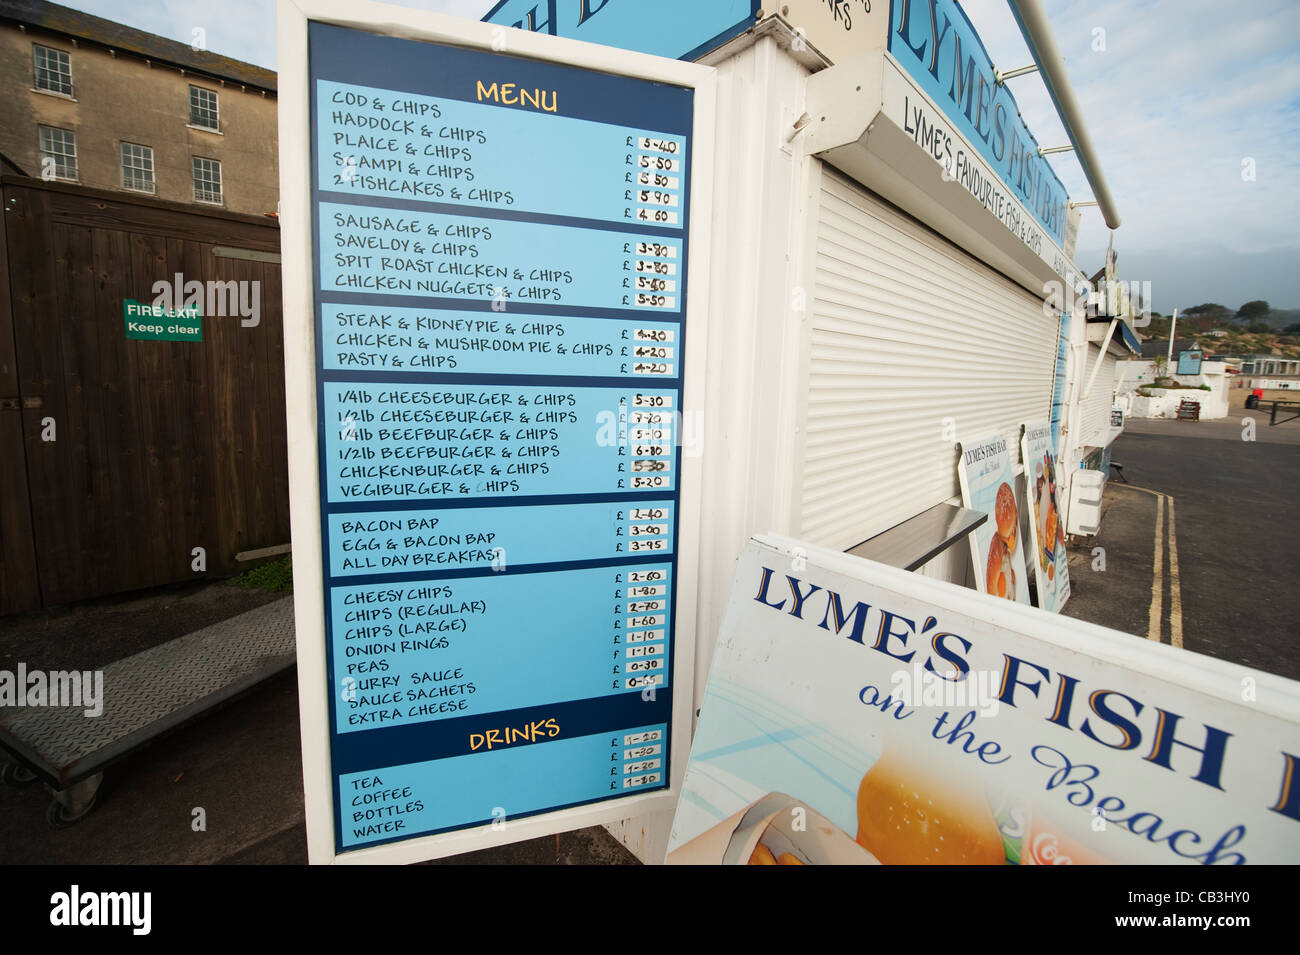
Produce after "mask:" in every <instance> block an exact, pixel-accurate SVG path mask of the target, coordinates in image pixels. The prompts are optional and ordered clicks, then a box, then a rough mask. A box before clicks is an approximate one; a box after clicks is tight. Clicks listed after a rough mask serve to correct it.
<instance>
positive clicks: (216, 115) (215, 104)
mask: <svg viewBox="0 0 1300 955" xmlns="http://www.w3.org/2000/svg"><path fill="white" fill-rule="evenodd" d="M195 91H198V92H200V93H207V94H210V95H211V96H212V116H213V123H214V125H212V126H209V125H208V124H207V123H201V122H198V121H197V120H196V117H195V115H194V93H195ZM189 105H190V121H189V123H188V125H189V126H191V127H193V128H194V129H202V130H206V131H207V132H210V133H219V132H221V96H220V94H219V93H217V91H216V90H210V89H208V88H207V87H206V86H199V85H197V84H195V83H191V84H190V104H189Z"/></svg>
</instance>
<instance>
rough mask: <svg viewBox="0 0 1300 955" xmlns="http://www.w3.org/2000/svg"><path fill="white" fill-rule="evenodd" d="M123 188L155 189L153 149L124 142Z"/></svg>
mask: <svg viewBox="0 0 1300 955" xmlns="http://www.w3.org/2000/svg"><path fill="white" fill-rule="evenodd" d="M122 188H123V189H134V190H136V191H137V192H153V191H154V178H153V149H151V148H150V147H148V146H137V145H136V144H135V143H123V144H122Z"/></svg>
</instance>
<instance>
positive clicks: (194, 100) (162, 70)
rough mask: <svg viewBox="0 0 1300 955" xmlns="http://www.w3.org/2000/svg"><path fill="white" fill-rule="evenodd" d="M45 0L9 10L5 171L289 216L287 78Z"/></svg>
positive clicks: (11, 3) (2, 56)
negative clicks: (282, 182) (284, 195)
mask: <svg viewBox="0 0 1300 955" xmlns="http://www.w3.org/2000/svg"><path fill="white" fill-rule="evenodd" d="M194 40H195V42H194V44H193V45H190V44H185V43H178V42H176V41H174V40H167V39H164V38H162V37H158V36H154V35H152V34H149V33H145V32H143V31H140V30H135V29H132V28H131V27H127V26H123V25H122V24H118V23H113V22H112V21H109V20H104V19H102V18H100V17H95V16H91V15H90V14H87V13H81V12H80V11H77V10H71V9H69V8H67V7H61V6H57V5H56V4H52V3H45V2H42V0H0V169H3V171H4V172H5V173H13V172H14V171H15V170H18V171H21V172H22V173H25V174H26V175H29V176H35V177H39V178H45V179H55V180H59V181H64V182H76V183H80V184H82V185H85V186H90V187H93V188H96V189H112V190H122V191H127V192H133V193H140V194H146V195H152V196H156V197H158V198H160V199H167V200H170V201H172V202H182V203H192V204H199V205H206V206H211V207H215V208H222V209H226V210H228V211H232V212H244V213H251V214H254V215H264V214H274V213H276V212H277V204H278V196H279V188H278V178H277V177H278V171H277V165H276V149H277V141H276V134H277V129H276V85H275V73H273V72H272V71H270V70H265V69H262V68H261V67H257V66H253V65H252V64H249V63H243V62H240V61H239V60H233V59H230V58H229V57H225V56H219V55H217V54H215V53H210V52H208V51H206V50H204V49H202V46H203V43H202V40H203V36H202V31H201V29H200V28H197V27H196V33H195V37H194Z"/></svg>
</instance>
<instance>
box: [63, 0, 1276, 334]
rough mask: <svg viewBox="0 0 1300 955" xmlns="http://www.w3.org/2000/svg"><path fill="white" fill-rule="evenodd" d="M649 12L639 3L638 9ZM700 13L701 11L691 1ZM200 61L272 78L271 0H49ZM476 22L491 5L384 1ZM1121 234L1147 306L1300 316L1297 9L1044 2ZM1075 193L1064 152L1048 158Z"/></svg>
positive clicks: (1021, 95) (1016, 48)
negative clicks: (195, 43)
mask: <svg viewBox="0 0 1300 955" xmlns="http://www.w3.org/2000/svg"><path fill="white" fill-rule="evenodd" d="M646 2H653V0H646ZM701 2H707V0H701ZM64 5H65V6H71V7H75V8H76V9H79V10H84V11H86V12H88V13H93V14H96V15H97V16H101V17H105V18H107V19H110V20H116V21H118V22H121V23H126V24H128V25H130V26H133V27H136V28H137V29H141V30H147V31H149V32H151V33H156V34H159V35H161V36H166V37H170V38H172V39H175V40H180V41H183V42H185V43H189V42H191V37H192V36H193V31H194V29H195V28H196V27H200V28H202V29H203V30H204V31H205V33H206V41H207V48H208V49H210V50H212V51H213V52H216V53H222V54H225V55H226V56H232V57H235V58H236V59H241V60H246V61H248V62H251V63H256V64H257V65H259V66H264V67H267V68H270V69H274V68H275V2H274V0H220V2H215V0H64ZM398 5H401V6H408V7H413V8H417V9H424V10H434V11H437V12H440V13H450V14H454V15H458V16H466V17H471V18H473V19H479V18H480V17H481V16H482V15H483V14H484V13H485V12H487V10H488V9H490V8H491V6H492V0H404V2H402V0H398ZM962 6H963V7H964V8H965V10H966V13H967V15H968V16H969V17H970V20H971V22H972V23H973V24H974V26H975V29H976V30H977V31H978V33H979V34H980V37H981V39H982V40H983V41H984V45H985V47H986V48H987V49H988V51H989V55H990V57H991V58H992V59H993V62H994V65H995V66H997V67H998V68H999V69H1012V68H1014V67H1018V66H1024V65H1027V64H1029V63H1031V62H1032V58H1031V57H1030V55H1029V52H1028V48H1027V47H1026V45H1025V42H1024V40H1023V38H1022V37H1021V35H1020V31H1019V29H1018V28H1017V27H1016V24H1015V21H1014V19H1013V18H1012V16H1011V12H1010V7H1009V5H1008V4H1007V2H1006V0H962ZM1044 7H1045V8H1046V10H1047V15H1048V19H1049V21H1050V22H1051V24H1052V29H1053V32H1054V33H1055V35H1056V40H1057V44H1058V46H1059V47H1060V48H1061V52H1062V54H1063V55H1064V57H1065V60H1066V68H1067V70H1068V72H1069V74H1070V79H1071V82H1072V83H1073V85H1074V88H1075V93H1076V96H1077V98H1078V100H1079V103H1080V106H1081V109H1082V112H1083V115H1084V117H1085V122H1086V124H1087V128H1088V131H1089V134H1090V135H1091V137H1092V140H1093V145H1094V147H1095V149H1096V152H1097V154H1098V155H1099V157H1100V159H1101V164H1102V169H1103V172H1104V175H1105V177H1106V180H1107V182H1108V184H1109V186H1110V191H1111V194H1112V196H1113V197H1114V199H1115V204H1116V206H1117V207H1118V210H1119V214H1120V217H1121V219H1122V220H1123V221H1122V224H1121V226H1120V228H1119V230H1118V231H1116V233H1115V236H1114V243H1115V248H1116V250H1117V252H1118V253H1119V273H1120V278H1122V279H1125V280H1129V281H1132V280H1137V281H1144V282H1145V281H1149V282H1151V291H1152V300H1153V307H1154V308H1155V309H1156V310H1158V311H1161V312H1164V313H1166V314H1168V313H1169V312H1170V311H1171V310H1172V309H1173V308H1174V307H1175V306H1181V307H1184V308H1186V307H1188V306H1190V305H1196V304H1200V303H1202V302H1217V303H1219V304H1222V305H1226V306H1228V307H1229V308H1233V309H1235V308H1237V307H1238V306H1240V305H1241V304H1242V303H1243V302H1246V301H1249V300H1251V299H1264V300H1266V301H1268V302H1270V303H1271V304H1272V305H1273V306H1274V307H1275V308H1300V149H1298V147H1300V2H1297V0H1252V2H1251V3H1249V4H1230V3H1224V2H1223V0H1045V2H1044ZM1009 83H1010V84H1011V88H1012V90H1013V92H1014V93H1015V96H1016V100H1017V102H1018V103H1019V105H1020V109H1021V112H1022V114H1023V115H1024V118H1025V121H1026V123H1027V125H1028V126H1029V129H1030V130H1031V131H1032V132H1033V133H1034V134H1035V136H1037V138H1038V141H1039V143H1040V144H1041V145H1044V146H1049V145H1061V144H1065V143H1067V142H1068V139H1067V137H1066V135H1065V132H1064V130H1063V128H1062V126H1061V123H1060V121H1059V120H1058V119H1057V116H1056V112H1055V109H1054V107H1053V106H1052V104H1051V100H1050V99H1049V98H1048V96H1047V91H1046V89H1045V88H1044V87H1043V84H1042V81H1041V79H1040V78H1038V77H1037V76H1035V75H1033V74H1030V75H1028V76H1024V77H1020V78H1017V79H1013V80H1010V81H1009ZM1052 164H1053V166H1054V167H1055V169H1056V171H1057V174H1058V175H1059V176H1060V178H1061V181H1062V182H1063V183H1064V184H1065V186H1066V188H1067V191H1068V192H1069V193H1070V196H1071V198H1073V199H1089V198H1091V190H1090V188H1089V186H1088V184H1087V181H1086V179H1085V178H1084V176H1083V172H1082V170H1081V169H1080V168H1079V165H1078V163H1077V162H1076V161H1075V160H1074V158H1073V157H1072V155H1071V154H1068V153H1067V154H1062V155H1058V156H1053V157H1052ZM1083 213H1084V217H1083V222H1082V224H1081V226H1080V230H1079V240H1078V249H1077V252H1076V256H1075V259H1076V262H1077V264H1078V265H1079V267H1080V268H1081V269H1082V270H1083V271H1084V272H1087V273H1092V272H1094V271H1096V270H1097V269H1098V268H1100V267H1101V264H1102V262H1103V256H1104V252H1105V248H1106V245H1107V241H1108V239H1109V232H1108V230H1107V229H1106V226H1105V223H1104V222H1103V221H1102V218H1101V214H1100V212H1098V210H1097V209H1096V208H1085V209H1084V210H1083Z"/></svg>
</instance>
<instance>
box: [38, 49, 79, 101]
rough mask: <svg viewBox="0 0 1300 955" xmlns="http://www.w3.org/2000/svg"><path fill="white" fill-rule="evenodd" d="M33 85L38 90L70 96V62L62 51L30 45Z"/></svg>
mask: <svg viewBox="0 0 1300 955" xmlns="http://www.w3.org/2000/svg"><path fill="white" fill-rule="evenodd" d="M32 51H33V52H32V59H33V64H34V66H35V73H36V75H35V83H36V88H37V89H38V90H45V91H47V92H50V93H61V94H63V95H64V96H71V95H72V62H71V60H69V59H68V54H66V53H64V52H63V51H62V50H54V49H51V48H50V47H48V46H39V45H37V44H32Z"/></svg>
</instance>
